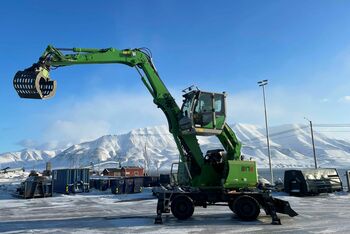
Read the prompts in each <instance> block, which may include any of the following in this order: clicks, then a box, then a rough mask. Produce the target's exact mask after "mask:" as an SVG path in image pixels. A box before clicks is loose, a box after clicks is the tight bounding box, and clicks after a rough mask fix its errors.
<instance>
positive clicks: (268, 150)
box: [258, 80, 274, 185]
mask: <svg viewBox="0 0 350 234" xmlns="http://www.w3.org/2000/svg"><path fill="white" fill-rule="evenodd" d="M267 81H268V80H261V81H259V82H258V85H259V86H260V87H262V90H263V99H264V111H265V129H266V143H267V155H268V156H269V166H270V175H271V184H272V185H273V184H274V181H273V171H272V163H271V152H270V140H269V128H268V125H267V110H266V98H265V85H267Z"/></svg>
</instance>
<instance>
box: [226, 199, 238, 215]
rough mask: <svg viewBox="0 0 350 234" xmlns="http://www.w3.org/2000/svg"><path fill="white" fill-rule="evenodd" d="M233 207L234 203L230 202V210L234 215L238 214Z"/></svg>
mask: <svg viewBox="0 0 350 234" xmlns="http://www.w3.org/2000/svg"><path fill="white" fill-rule="evenodd" d="M233 205H234V201H229V202H228V207H229V208H230V210H231V211H232V212H233V213H236V212H235V210H234V207H233Z"/></svg>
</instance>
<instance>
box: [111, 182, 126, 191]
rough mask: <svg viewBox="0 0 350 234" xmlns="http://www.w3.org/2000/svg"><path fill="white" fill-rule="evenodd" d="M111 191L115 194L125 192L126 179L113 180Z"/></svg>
mask: <svg viewBox="0 0 350 234" xmlns="http://www.w3.org/2000/svg"><path fill="white" fill-rule="evenodd" d="M111 191H112V193H113V194H124V193H125V181H124V179H123V178H118V179H114V180H111Z"/></svg>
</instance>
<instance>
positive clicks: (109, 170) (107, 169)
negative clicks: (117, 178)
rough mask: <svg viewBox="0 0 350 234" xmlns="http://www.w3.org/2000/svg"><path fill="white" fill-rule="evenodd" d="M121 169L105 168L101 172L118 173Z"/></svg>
mask: <svg viewBox="0 0 350 234" xmlns="http://www.w3.org/2000/svg"><path fill="white" fill-rule="evenodd" d="M120 170H121V168H105V169H104V170H103V171H106V172H120Z"/></svg>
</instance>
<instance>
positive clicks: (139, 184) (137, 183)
mask: <svg viewBox="0 0 350 234" xmlns="http://www.w3.org/2000/svg"><path fill="white" fill-rule="evenodd" d="M142 189H143V178H142V177H139V178H134V191H133V192H134V193H141V192H142Z"/></svg>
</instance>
